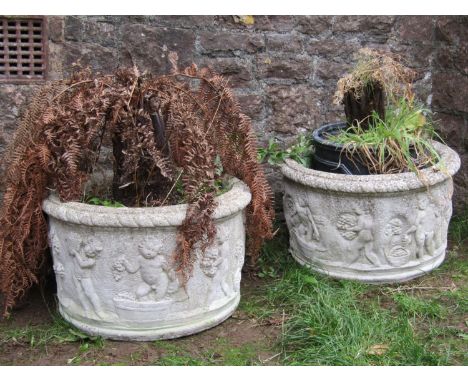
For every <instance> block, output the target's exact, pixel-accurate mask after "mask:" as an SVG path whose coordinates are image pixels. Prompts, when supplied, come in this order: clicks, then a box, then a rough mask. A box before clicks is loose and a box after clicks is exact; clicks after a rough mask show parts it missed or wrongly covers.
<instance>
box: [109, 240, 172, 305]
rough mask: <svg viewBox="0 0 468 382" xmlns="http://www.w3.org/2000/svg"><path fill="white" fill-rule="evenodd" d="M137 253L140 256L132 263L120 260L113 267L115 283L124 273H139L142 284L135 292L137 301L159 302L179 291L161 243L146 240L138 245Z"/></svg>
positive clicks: (123, 259)
mask: <svg viewBox="0 0 468 382" xmlns="http://www.w3.org/2000/svg"><path fill="white" fill-rule="evenodd" d="M138 253H139V255H140V256H139V257H138V258H137V259H135V260H134V261H130V260H128V259H126V258H121V259H119V260H117V261H116V262H115V263H114V265H113V274H114V278H115V279H116V281H119V280H120V279H121V278H122V272H124V271H127V272H128V273H132V274H133V273H137V272H139V274H140V276H141V280H142V282H141V283H140V284H139V285H138V287H137V290H136V291H135V296H136V299H137V300H154V301H160V300H162V299H164V298H165V297H166V296H167V295H168V294H172V293H174V292H176V291H177V290H178V289H179V281H178V279H177V276H176V274H175V272H174V271H173V270H172V268H171V267H170V264H169V263H168V261H167V260H166V251H165V250H164V245H163V244H162V243H160V242H155V241H152V240H150V239H146V240H144V241H143V242H142V243H140V244H139V245H138Z"/></svg>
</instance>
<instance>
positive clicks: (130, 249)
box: [43, 179, 251, 341]
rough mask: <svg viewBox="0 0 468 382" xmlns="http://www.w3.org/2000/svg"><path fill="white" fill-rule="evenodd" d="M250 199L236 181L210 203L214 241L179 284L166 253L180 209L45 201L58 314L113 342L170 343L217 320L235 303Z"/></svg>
mask: <svg viewBox="0 0 468 382" xmlns="http://www.w3.org/2000/svg"><path fill="white" fill-rule="evenodd" d="M250 198H251V195H250V191H249V189H248V187H247V186H246V185H245V184H244V183H242V182H241V181H239V180H237V179H235V180H233V181H232V188H231V189H230V190H229V191H228V192H226V193H225V194H223V195H221V196H219V197H217V198H216V201H217V207H216V210H215V212H214V219H215V224H216V229H217V236H216V239H215V242H214V244H213V246H211V247H209V248H208V249H207V250H206V251H205V253H204V254H202V253H201V251H198V253H197V258H196V261H195V263H194V268H193V274H192V276H191V278H190V279H189V280H188V282H187V283H186V285H185V286H183V285H182V284H181V283H180V282H179V280H178V278H177V276H176V273H175V270H174V268H173V266H172V263H171V256H172V254H173V252H174V250H175V247H176V234H177V228H178V226H180V225H181V223H182V221H183V220H184V217H185V213H186V210H187V205H186V204H180V205H174V206H167V207H154V208H126V207H122V208H111V207H101V206H92V205H89V204H84V203H76V202H71V203H61V202H60V201H59V199H58V198H57V197H56V196H50V197H48V198H47V199H46V200H45V201H44V203H43V209H44V211H45V212H46V213H47V215H48V216H49V241H50V248H51V249H52V255H53V261H54V270H55V274H56V278H57V294H58V301H59V310H60V313H61V314H62V316H63V317H64V318H65V320H67V321H69V322H70V323H72V324H73V325H75V326H76V327H78V328H79V329H81V330H83V331H84V332H86V333H88V334H91V335H100V336H103V337H106V338H111V339H117V340H137V341H150V340H155V339H166V338H176V337H180V336H185V335H189V334H193V333H196V332H199V331H202V330H205V329H208V328H211V327H213V326H215V325H217V324H219V323H221V322H222V321H224V320H225V319H227V318H228V317H229V316H230V315H231V314H232V313H233V312H234V310H235V309H236V307H237V305H238V303H239V299H240V278H241V269H242V265H243V263H244V252H245V229H244V214H243V211H244V208H245V207H246V206H247V205H248V204H249V202H250Z"/></svg>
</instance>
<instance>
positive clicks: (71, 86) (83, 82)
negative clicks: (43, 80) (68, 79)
mask: <svg viewBox="0 0 468 382" xmlns="http://www.w3.org/2000/svg"><path fill="white" fill-rule="evenodd" d="M89 82H93V80H85V81H80V82H76V83H74V84H73V85H70V86H69V87H68V88H66V89H64V90H62V91H61V92H60V93H59V94H57V95H56V96H55V97H54V98H53V99H52V101H55V100H56V99H57V98H59V97H60V96H61V95H62V94H63V93H65V92H67V91H69V90H70V89H71V88H74V87H75V86H78V85H81V84H86V83H89Z"/></svg>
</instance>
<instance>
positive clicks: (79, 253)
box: [69, 238, 103, 317]
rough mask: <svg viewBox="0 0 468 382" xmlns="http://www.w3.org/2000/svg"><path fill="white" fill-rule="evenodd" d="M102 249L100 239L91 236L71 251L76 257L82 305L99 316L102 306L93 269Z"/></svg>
mask: <svg viewBox="0 0 468 382" xmlns="http://www.w3.org/2000/svg"><path fill="white" fill-rule="evenodd" d="M102 249H103V245H102V243H101V241H100V240H99V239H97V238H90V239H89V240H87V241H86V242H83V241H82V242H81V243H80V246H79V248H78V249H72V250H70V252H69V253H70V256H72V257H73V259H74V265H75V267H74V280H75V283H76V285H77V292H78V298H79V300H80V302H81V305H82V306H83V309H84V310H85V311H86V312H91V311H93V312H94V314H96V315H97V316H98V317H100V316H99V312H100V311H102V308H101V303H100V301H99V297H98V296H97V294H96V291H95V289H94V285H93V280H92V269H93V267H94V265H95V264H96V259H97V257H98V256H99V254H100V253H101V252H102Z"/></svg>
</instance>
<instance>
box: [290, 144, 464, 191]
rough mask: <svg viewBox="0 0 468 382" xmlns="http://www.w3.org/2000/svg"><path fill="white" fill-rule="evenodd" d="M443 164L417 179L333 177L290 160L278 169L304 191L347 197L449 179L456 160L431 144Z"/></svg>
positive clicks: (448, 150)
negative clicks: (310, 189) (352, 194)
mask: <svg viewBox="0 0 468 382" xmlns="http://www.w3.org/2000/svg"><path fill="white" fill-rule="evenodd" d="M432 143H433V145H434V147H435V149H436V150H437V152H438V153H439V155H440V156H441V159H442V163H443V169H441V166H440V165H435V166H432V167H429V168H425V169H423V170H421V179H423V181H422V180H421V179H420V178H419V177H418V176H417V175H416V174H415V173H413V172H405V173H401V174H384V175H347V174H333V173H330V172H325V171H318V170H313V169H310V168H306V167H304V166H302V165H301V164H299V163H298V162H296V161H294V160H292V159H286V160H285V164H283V165H282V166H281V172H282V174H283V176H284V177H285V178H287V179H290V180H292V181H294V182H297V183H300V184H302V185H304V186H307V187H313V188H318V189H324V190H329V191H338V192H347V193H353V192H354V193H387V192H405V191H410V190H416V189H421V188H426V187H429V186H433V185H435V184H438V183H441V182H443V181H445V180H447V179H449V178H451V177H452V176H453V175H454V174H455V173H456V172H457V171H458V169H459V168H460V157H459V156H458V154H457V153H456V152H455V151H454V150H452V149H451V148H450V147H448V146H446V145H444V144H442V143H439V142H435V141H433V142H432Z"/></svg>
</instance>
